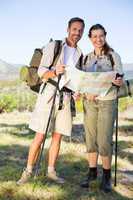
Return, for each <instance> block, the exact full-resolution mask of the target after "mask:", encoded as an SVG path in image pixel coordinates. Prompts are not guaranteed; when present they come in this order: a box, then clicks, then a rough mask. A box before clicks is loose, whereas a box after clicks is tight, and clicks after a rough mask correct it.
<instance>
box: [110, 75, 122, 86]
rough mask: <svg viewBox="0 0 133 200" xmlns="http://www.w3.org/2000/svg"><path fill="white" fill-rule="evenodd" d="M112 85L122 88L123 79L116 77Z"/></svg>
mask: <svg viewBox="0 0 133 200" xmlns="http://www.w3.org/2000/svg"><path fill="white" fill-rule="evenodd" d="M112 83H113V84H114V85H116V86H119V87H120V86H122V85H123V79H122V78H121V77H118V78H117V79H113V81H112Z"/></svg>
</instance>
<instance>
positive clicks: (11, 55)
mask: <svg viewBox="0 0 133 200" xmlns="http://www.w3.org/2000/svg"><path fill="white" fill-rule="evenodd" d="M72 17H81V18H83V19H84V20H85V24H86V26H85V31H84V34H83V37H82V39H81V41H80V42H79V47H80V48H81V49H82V51H83V53H84V54H87V53H89V52H90V51H92V45H91V42H90V41H89V39H88V36H87V35H88V30H89V28H90V27H91V26H92V25H94V24H96V23H100V24H102V25H103V26H104V27H105V29H106V31H107V42H108V43H109V45H110V46H111V47H112V48H113V49H114V50H115V51H116V52H118V53H119V54H120V56H121V58H122V62H123V63H133V1H132V0H110V1H107V0H91V1H90V0H56V1H55V0H0V59H2V60H4V61H6V62H8V63H15V64H27V65H28V64H29V62H30V59H31V57H32V54H33V51H34V49H35V48H40V47H42V46H45V45H46V44H47V43H48V41H49V39H50V38H53V39H63V38H64V37H66V36H67V23H68V21H69V19H70V18H72Z"/></svg>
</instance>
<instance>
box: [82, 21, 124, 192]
mask: <svg viewBox="0 0 133 200" xmlns="http://www.w3.org/2000/svg"><path fill="white" fill-rule="evenodd" d="M106 34H107V33H106V31H105V29H104V27H103V26H102V25H100V24H96V25H93V26H92V27H91V28H90V30H89V35H88V36H89V38H90V40H91V42H92V45H93V46H94V51H93V52H91V53H89V54H88V55H87V56H86V57H85V60H84V61H85V64H84V70H85V71H91V72H97V71H99V72H107V71H112V70H114V71H117V72H118V73H120V74H122V64H121V59H120V56H119V55H118V54H117V53H116V52H115V51H114V50H113V49H112V48H110V46H109V45H108V44H107V42H106ZM112 83H113V84H114V85H115V86H112V88H111V89H110V91H109V92H108V94H107V95H106V96H105V97H98V96H97V95H91V94H87V95H85V98H84V100H83V106H84V125H85V132H86V145H87V151H88V163H89V173H88V175H87V178H86V179H85V180H84V181H83V182H82V183H81V186H82V187H89V183H90V182H91V181H93V180H95V179H96V178H97V160H98V154H100V156H101V159H102V165H103V176H102V182H101V189H102V190H103V191H104V192H109V191H111V157H112V135H113V128H114V121H115V116H116V114H115V111H116V86H121V85H122V83H123V81H122V78H120V77H119V78H117V80H115V79H114V80H112Z"/></svg>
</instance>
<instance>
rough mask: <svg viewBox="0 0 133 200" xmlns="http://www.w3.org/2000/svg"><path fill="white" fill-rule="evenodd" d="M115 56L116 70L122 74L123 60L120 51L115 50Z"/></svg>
mask: <svg viewBox="0 0 133 200" xmlns="http://www.w3.org/2000/svg"><path fill="white" fill-rule="evenodd" d="M112 56H113V61H114V66H113V67H114V70H115V71H117V72H118V73H120V74H122V73H123V66H122V62H121V57H120V56H119V54H118V53H116V52H114V53H113V54H112Z"/></svg>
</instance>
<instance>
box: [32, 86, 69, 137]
mask: <svg viewBox="0 0 133 200" xmlns="http://www.w3.org/2000/svg"><path fill="white" fill-rule="evenodd" d="M40 91H41V89H40ZM54 91H55V87H54V86H52V85H51V84H47V86H46V88H45V89H44V91H43V93H42V94H41V93H39V95H38V98H37V102H36V105H35V109H34V111H33V113H32V116H31V120H30V123H29V128H30V129H32V130H33V131H35V132H39V133H42V134H45V131H46V127H47V123H48V118H49V114H50V109H51V106H52V101H53V98H52V99H51V97H52V96H53V94H54ZM58 107H59V97H58V96H57V98H56V102H55V105H54V109H53V115H52V117H51V123H50V126H49V132H58V133H60V134H62V135H66V136H71V130H72V116H71V110H70V97H69V95H68V97H67V98H66V99H65V100H64V101H63V109H62V110H58Z"/></svg>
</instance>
